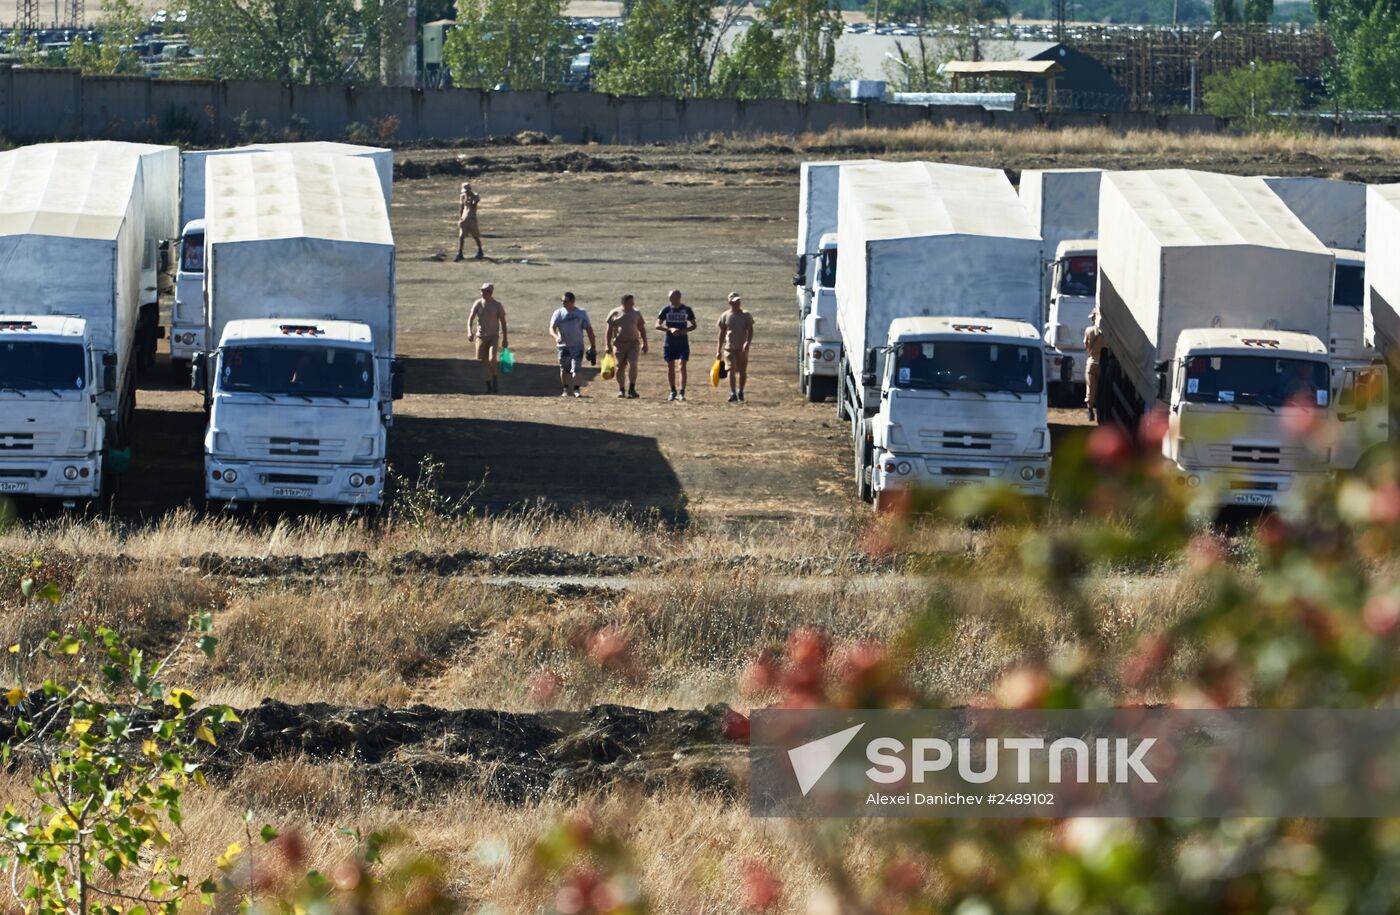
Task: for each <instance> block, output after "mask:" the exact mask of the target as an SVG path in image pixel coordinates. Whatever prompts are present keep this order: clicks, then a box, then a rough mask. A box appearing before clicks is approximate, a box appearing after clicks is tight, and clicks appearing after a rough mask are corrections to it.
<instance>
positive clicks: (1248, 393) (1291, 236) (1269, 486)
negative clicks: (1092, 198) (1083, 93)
mask: <svg viewBox="0 0 1400 915" xmlns="http://www.w3.org/2000/svg"><path fill="white" fill-rule="evenodd" d="M1099 201H1100V212H1099V226H1100V233H1099V262H1098V266H1099V285H1098V304H1099V311H1100V313H1101V327H1102V329H1103V333H1104V337H1105V341H1106V349H1105V352H1104V358H1103V362H1102V365H1101V368H1100V372H1101V375H1100V383H1099V391H1098V403H1097V410H1098V415H1099V421H1100V422H1117V423H1121V424H1124V425H1127V426H1128V427H1129V428H1136V426H1137V424H1138V422H1139V421H1140V420H1141V418H1142V417H1143V415H1144V414H1145V413H1146V412H1147V411H1149V410H1153V409H1161V410H1164V411H1167V420H1168V431H1167V434H1166V436H1165V437H1164V439H1163V442H1162V454H1163V457H1164V458H1165V459H1166V460H1167V461H1168V462H1169V465H1170V472H1171V474H1172V479H1173V481H1174V482H1175V483H1176V484H1177V485H1179V486H1181V487H1184V488H1189V489H1191V490H1196V489H1197V488H1199V489H1200V493H1199V494H1197V495H1193V496H1192V497H1193V498H1200V499H1207V498H1208V499H1210V500H1211V501H1212V502H1213V504H1216V505H1276V504H1279V503H1281V502H1284V501H1286V500H1287V499H1288V498H1289V496H1290V494H1291V493H1292V492H1294V491H1295V490H1296V488H1297V487H1298V485H1299V483H1300V482H1301V481H1302V480H1303V479H1304V478H1306V477H1308V476H1310V475H1316V474H1320V473H1324V472H1326V470H1327V466H1328V463H1329V460H1330V456H1328V455H1325V454H1324V455H1317V454H1314V453H1312V452H1310V450H1309V449H1308V447H1306V445H1305V444H1304V443H1302V442H1299V441H1297V440H1295V439H1294V438H1293V437H1291V436H1290V434H1289V433H1288V431H1287V430H1286V428H1285V415H1284V411H1283V409H1282V408H1283V407H1284V406H1285V405H1287V404H1290V403H1295V402H1297V400H1298V399H1302V400H1305V401H1306V402H1307V403H1308V404H1309V405H1310V406H1312V407H1315V408H1319V409H1322V410H1325V411H1330V410H1331V403H1330V391H1331V384H1330V360H1329V358H1328V354H1327V346H1326V344H1325V343H1324V342H1323V341H1324V340H1326V339H1327V338H1328V320H1329V311H1330V303H1331V297H1332V254H1331V252H1330V251H1328V249H1327V248H1326V247H1325V246H1323V244H1322V243H1321V242H1319V241H1318V240H1317V239H1316V238H1315V237H1314V236H1313V234H1312V233H1311V232H1309V231H1308V230H1307V228H1306V227H1304V226H1303V224H1302V223H1301V222H1300V221H1299V220H1298V219H1297V217H1295V216H1294V215H1293V214H1292V213H1291V212H1290V211H1289V210H1288V208H1287V207H1285V206H1284V205H1283V204H1282V202H1280V201H1279V199H1278V198H1277V197H1276V196H1275V195H1274V194H1273V192H1272V191H1270V190H1269V188H1268V186H1267V185H1266V184H1264V182H1263V181H1262V179H1259V178H1239V177H1233V176H1227V175H1214V174H1207V173H1204V172H1193V171H1185V170H1164V171H1142V172H1114V173H1108V174H1105V175H1104V179H1103V187H1102V190H1101V193H1100V198H1099Z"/></svg>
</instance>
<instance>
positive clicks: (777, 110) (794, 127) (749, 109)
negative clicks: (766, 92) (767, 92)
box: [736, 101, 807, 136]
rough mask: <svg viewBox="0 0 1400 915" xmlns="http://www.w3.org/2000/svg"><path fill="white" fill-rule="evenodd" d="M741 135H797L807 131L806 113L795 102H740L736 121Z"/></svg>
mask: <svg viewBox="0 0 1400 915" xmlns="http://www.w3.org/2000/svg"><path fill="white" fill-rule="evenodd" d="M736 120H737V122H738V124H737V126H738V130H739V132H741V133H750V134H764V133H783V134H792V135H794V136H795V135H797V134H799V133H802V131H804V130H806V129H807V123H806V121H807V118H806V113H805V112H804V111H803V110H802V106H801V105H799V104H798V103H797V102H788V101H755V102H740V103H739V115H738V118H737V119H736Z"/></svg>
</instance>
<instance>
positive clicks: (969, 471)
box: [928, 462, 992, 477]
mask: <svg viewBox="0 0 1400 915" xmlns="http://www.w3.org/2000/svg"><path fill="white" fill-rule="evenodd" d="M928 468H929V471H930V472H932V473H941V474H942V475H943V476H945V477H989V476H991V475H992V470H991V468H990V467H943V468H939V467H937V466H936V465H934V464H933V462H929V465H928Z"/></svg>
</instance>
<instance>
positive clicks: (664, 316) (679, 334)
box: [656, 289, 697, 400]
mask: <svg viewBox="0 0 1400 915" xmlns="http://www.w3.org/2000/svg"><path fill="white" fill-rule="evenodd" d="M668 298H669V301H668V302H667V303H666V307H664V308H662V309H661V313H660V314H658V315H657V316H656V329H657V330H660V331H664V332H665V334H666V336H665V338H664V339H665V342H664V344H663V345H662V347H661V355H662V358H664V359H665V360H666V377H667V378H668V379H669V380H670V382H671V396H670V397H667V398H666V399H667V400H685V364H686V361H687V360H688V359H690V332H691V331H692V330H694V329H695V328H696V326H697V325H696V322H695V312H693V311H691V310H690V306H689V305H685V304H682V302H681V291H680V290H679V289H672V290H671V294H670V296H669V297H668ZM678 362H679V363H680V366H681V387H680V392H679V393H677V391H676V363H678Z"/></svg>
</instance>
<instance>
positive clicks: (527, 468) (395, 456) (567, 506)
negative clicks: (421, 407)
mask: <svg viewBox="0 0 1400 915" xmlns="http://www.w3.org/2000/svg"><path fill="white" fill-rule="evenodd" d="M427 454H431V455H432V456H433V457H434V459H436V460H437V461H440V462H442V463H443V465H444V471H443V480H442V484H441V489H442V491H443V493H444V494H446V495H449V496H452V497H462V496H465V495H470V496H471V504H472V505H473V506H475V507H477V508H480V509H483V510H486V511H489V512H499V511H505V510H509V509H515V508H522V507H527V506H536V505H537V506H541V507H543V508H545V509H546V510H548V511H558V512H569V511H574V510H577V509H583V508H587V509H597V510H602V511H615V512H620V513H623V514H628V515H634V516H654V517H659V518H661V519H664V520H666V521H669V522H672V523H675V524H684V523H685V522H686V520H687V514H686V507H685V506H686V496H685V491H684V489H682V487H681V482H680V479H679V478H678V477H677V476H676V474H675V471H673V470H672V469H671V464H670V462H668V461H667V460H666V458H665V456H663V454H662V453H661V447H660V445H659V444H658V443H657V441H656V439H654V438H648V437H645V436H640V435H626V434H622V433H618V432H612V431H607V430H602V429H586V428H578V427H574V426H555V425H551V424H548V423H532V422H507V421H502V420H480V419H455V418H441V419H438V418H428V417H421V416H400V417H396V418H395V419H394V429H393V431H392V433H390V436H389V461H390V463H391V464H393V466H394V468H395V469H396V471H398V473H399V474H400V475H402V476H403V477H406V478H409V479H411V478H412V477H413V476H414V474H415V472H416V469H417V467H418V464H419V462H420V461H421V459H422V458H423V456H424V455H427Z"/></svg>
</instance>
